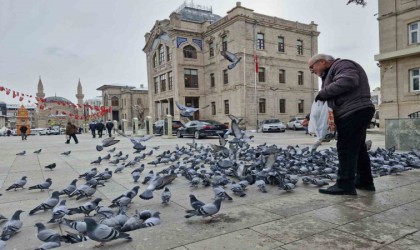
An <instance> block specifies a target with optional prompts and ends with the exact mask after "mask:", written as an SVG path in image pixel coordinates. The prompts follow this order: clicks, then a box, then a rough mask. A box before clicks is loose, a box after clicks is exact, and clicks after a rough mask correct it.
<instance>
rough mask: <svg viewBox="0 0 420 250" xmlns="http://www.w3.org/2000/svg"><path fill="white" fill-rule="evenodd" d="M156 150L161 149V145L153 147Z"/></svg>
mask: <svg viewBox="0 0 420 250" xmlns="http://www.w3.org/2000/svg"><path fill="white" fill-rule="evenodd" d="M152 148H153V149H154V150H159V148H160V146H156V147H152Z"/></svg>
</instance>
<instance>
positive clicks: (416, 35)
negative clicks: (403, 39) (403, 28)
mask: <svg viewBox="0 0 420 250" xmlns="http://www.w3.org/2000/svg"><path fill="white" fill-rule="evenodd" d="M408 36H409V37H408V40H409V44H415V43H420V21H418V22H415V23H410V24H409V25H408Z"/></svg>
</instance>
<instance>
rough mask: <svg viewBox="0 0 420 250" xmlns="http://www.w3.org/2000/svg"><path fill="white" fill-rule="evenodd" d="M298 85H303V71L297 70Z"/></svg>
mask: <svg viewBox="0 0 420 250" xmlns="http://www.w3.org/2000/svg"><path fill="white" fill-rule="evenodd" d="M298 85H303V71H298Z"/></svg>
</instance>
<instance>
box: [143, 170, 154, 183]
mask: <svg viewBox="0 0 420 250" xmlns="http://www.w3.org/2000/svg"><path fill="white" fill-rule="evenodd" d="M154 176H155V174H154V173H153V170H150V171H149V173H148V174H147V175H146V176H145V177H144V180H143V182H142V183H141V184H146V183H148V182H149V181H150V180H151V179H152V178H154Z"/></svg>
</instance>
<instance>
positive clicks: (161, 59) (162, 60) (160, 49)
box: [159, 44, 165, 65]
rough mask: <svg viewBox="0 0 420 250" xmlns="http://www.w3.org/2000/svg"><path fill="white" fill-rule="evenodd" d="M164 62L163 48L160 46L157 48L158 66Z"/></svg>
mask: <svg viewBox="0 0 420 250" xmlns="http://www.w3.org/2000/svg"><path fill="white" fill-rule="evenodd" d="M164 62H165V46H163V45H162V44H161V45H160V46H159V65H162V64H163V63H164Z"/></svg>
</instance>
